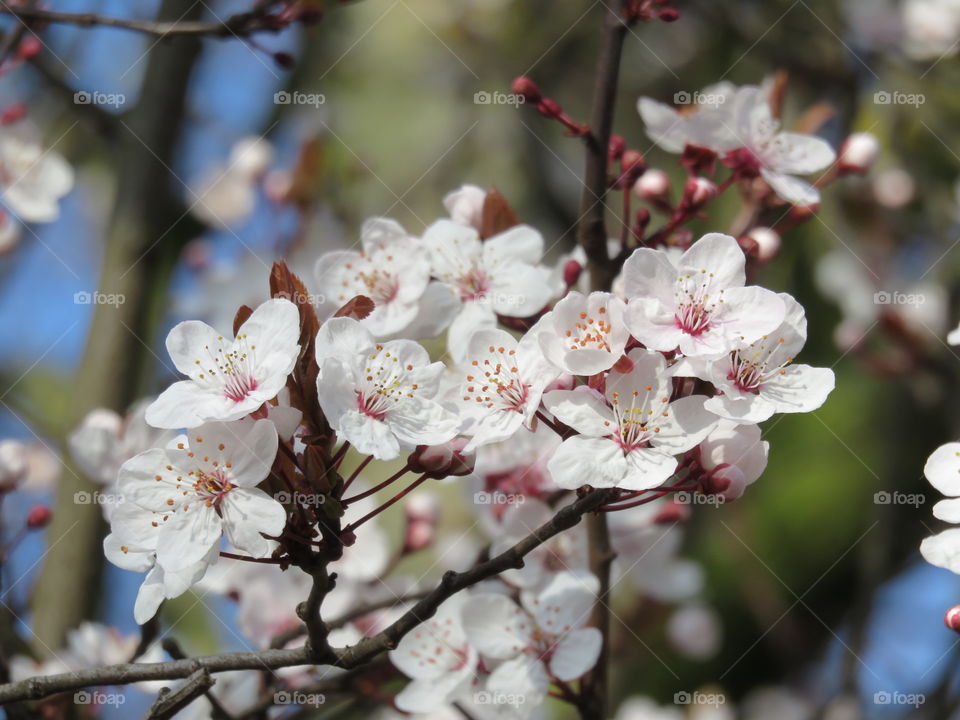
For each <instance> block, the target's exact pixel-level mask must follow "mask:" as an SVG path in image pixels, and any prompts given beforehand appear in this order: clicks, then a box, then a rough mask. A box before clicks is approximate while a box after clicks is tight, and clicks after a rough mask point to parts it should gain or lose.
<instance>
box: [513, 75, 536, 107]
mask: <svg viewBox="0 0 960 720" xmlns="http://www.w3.org/2000/svg"><path fill="white" fill-rule="evenodd" d="M510 89H511V90H513V94H514V95H521V96H523V99H524V100H525V101H526V102H528V103H539V102H540V100H541V98H542V96H541V95H540V88H539V87H537V84H536V83H535V82H534V81H533V80H531V79H530V78H528V77H525V76H523V75H521V76H520V77H518V78H514V79H513V82H512V83H510Z"/></svg>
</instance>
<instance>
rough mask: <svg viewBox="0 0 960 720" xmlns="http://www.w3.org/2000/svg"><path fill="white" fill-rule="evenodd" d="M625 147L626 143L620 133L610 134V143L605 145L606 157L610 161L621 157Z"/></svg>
mask: <svg viewBox="0 0 960 720" xmlns="http://www.w3.org/2000/svg"><path fill="white" fill-rule="evenodd" d="M626 149H627V144H626V143H625V142H624V140H623V136H622V135H611V136H610V144H609V145H608V146H607V157H608V158H609V159H610V162H613V161H614V160H619V159H620V158H621V157H623V151H624V150H626Z"/></svg>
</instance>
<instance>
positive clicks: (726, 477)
mask: <svg viewBox="0 0 960 720" xmlns="http://www.w3.org/2000/svg"><path fill="white" fill-rule="evenodd" d="M704 485H705V488H704V489H705V490H706V492H707V493H709V494H711V495H721V496H723V499H724V500H736V499H737V498H739V497H740V496H741V495H743V491H744V490H746V489H747V478H746V476H745V475H744V474H743V471H742V470H741V469H740V468H738V467H737V466H736V465H727V464H722V465H718V466H717V467H716V469H714V471H713V472H712V473H710V475H709V476H708V477H707V479H706V481H705V483H704Z"/></svg>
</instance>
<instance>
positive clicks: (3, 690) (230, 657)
mask: <svg viewBox="0 0 960 720" xmlns="http://www.w3.org/2000/svg"><path fill="white" fill-rule="evenodd" d="M611 498H612V491H611V490H607V489H604V490H592V491H590V492H588V493H587V494H586V495H584V496H583V497H581V498H579V499H578V500H576V501H575V502H573V503H571V504H569V505H567V506H565V507H563V508H562V509H561V510H560V511H559V512H558V513H557V514H556V515H554V517H553V518H552V519H550V520H549V521H547V522H545V523H544V524H543V525H541V526H540V527H538V528H537V529H536V530H534V531H533V532H532V533H530V534H529V535H528V536H527V537H525V538H524V539H523V540H521V541H520V542H518V543H517V544H516V545H514V546H513V547H511V548H509V549H508V550H505V551H504V552H502V553H500V554H499V555H497V556H496V557H494V558H491V559H490V560H487V561H486V562H484V563H481V564H479V565H477V566H476V567H474V568H471V569H470V570H467V571H465V572H460V573H458V572H453V571H450V572H447V573H446V574H444V576H443V579H442V580H441V581H440V584H439V585H438V586H437V587H436V588H434V589H433V590H432V591H431V592H430V593H428V594H427V595H426V596H425V597H424V598H423V599H422V600H420V601H419V602H418V603H417V604H416V605H414V606H413V608H411V609H410V610H408V611H407V612H406V613H404V614H403V615H402V616H401V617H400V618H399V619H398V620H397V621H396V622H394V623H393V624H392V625H390V626H389V627H388V628H386V629H385V630H384V631H383V632H381V633H379V634H378V635H374V636H373V637H369V638H365V639H364V640H361V641H360V642H359V643H357V644H356V645H353V646H351V647H347V648H342V649H336V650H332V651H331V653H332V655H331V656H329V657H327V656H323V655H318V654H317V653H315V652H313V650H311V648H310V647H309V645H308V646H305V647H302V648H295V649H291V650H279V649H270V650H260V651H257V652H240V653H225V654H223V655H207V656H203V657H196V658H191V659H186V660H173V661H170V662H161V663H124V664H120V665H106V666H104V667H99V668H91V669H88V670H78V671H75V672H68V673H61V674H58V675H47V676H45V677H35V678H29V679H27V680H22V681H20V682H16V683H9V684H6V685H0V704H4V703H9V702H16V701H18V700H37V699H40V698H44V697H49V696H50V695H54V694H56V693H60V692H66V691H70V690H77V689H79V688H84V687H91V686H101V685H128V684H130V683H135V682H141V681H143V680H173V679H177V678H183V677H188V676H190V675H192V674H193V673H195V672H197V671H198V670H206V671H208V672H210V673H217V672H225V671H228V670H273V669H276V668H282V667H290V666H294V665H314V664H330V665H336V666H338V667H342V668H345V669H352V668H355V667H358V666H360V665H363V664H364V663H366V662H369V661H370V660H372V659H373V658H374V657H376V656H377V655H379V654H380V653H381V652H383V651H384V650H390V649H392V648H394V647H396V646H397V643H398V642H399V641H400V639H401V638H402V637H403V636H404V635H406V634H407V633H408V632H410V631H411V630H412V629H413V628H415V627H416V626H417V625H419V624H420V623H422V622H424V621H425V620H428V619H429V618H430V617H432V616H433V614H434V613H435V612H436V611H437V608H439V607H440V605H441V604H442V603H443V602H444V601H445V600H447V598H449V597H450V596H452V595H454V594H455V593H457V592H460V591H461V590H464V589H465V588H468V587H470V586H472V585H475V584H477V583H479V582H481V581H483V580H486V579H487V578H491V577H493V576H494V575H498V574H499V573H501V572H503V571H504V570H509V569H511V568H520V567H523V558H524V557H525V556H526V555H528V554H529V553H530V552H531V551H533V550H535V549H536V548H537V547H539V546H540V545H542V544H543V543H545V542H546V541H547V540H549V539H550V538H552V537H553V536H555V535H557V534H559V533H561V532H563V531H564V530H568V529H570V528H571V527H573V526H574V525H576V524H577V523H578V522H580V518H582V517H583V516H584V515H586V514H587V513H590V512H593V511H595V510H596V509H597V508H599V507H600V506H601V505H603V504H604V503H607V502H609V501H610V500H611Z"/></svg>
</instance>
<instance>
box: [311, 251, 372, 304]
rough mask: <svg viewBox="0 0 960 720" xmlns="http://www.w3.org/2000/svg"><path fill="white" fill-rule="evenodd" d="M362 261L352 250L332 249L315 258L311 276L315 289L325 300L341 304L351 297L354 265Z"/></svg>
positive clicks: (358, 254)
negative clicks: (315, 285)
mask: <svg viewBox="0 0 960 720" xmlns="http://www.w3.org/2000/svg"><path fill="white" fill-rule="evenodd" d="M362 262H363V257H362V256H361V255H360V253H358V252H354V251H352V250H333V251H332V252H328V253H324V254H323V255H321V256H320V257H319V258H318V259H317V262H316V264H315V265H314V268H313V276H314V277H315V278H316V281H317V290H318V291H319V292H320V294H321V295H323V297H324V301H325V302H328V303H331V304H334V305H343V304H344V303H345V302H347V301H348V300H349V299H350V298H351V297H353V295H354V294H355V293H353V287H352V286H353V284H354V278H355V277H356V274H357V270H356V266H357V265H358V264H360V263H362ZM348 295H349V296H348Z"/></svg>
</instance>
